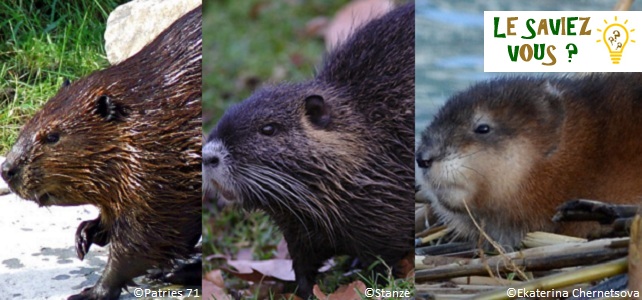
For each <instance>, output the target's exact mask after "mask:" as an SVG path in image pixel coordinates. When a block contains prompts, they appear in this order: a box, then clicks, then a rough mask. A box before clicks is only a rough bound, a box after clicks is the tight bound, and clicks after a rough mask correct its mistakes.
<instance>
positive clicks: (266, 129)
mask: <svg viewBox="0 0 642 300" xmlns="http://www.w3.org/2000/svg"><path fill="white" fill-rule="evenodd" d="M259 132H260V133H261V134H262V135H267V136H273V135H274V134H275V133H276V127H275V126H274V125H272V124H267V125H265V126H263V127H261V129H260V130H259Z"/></svg>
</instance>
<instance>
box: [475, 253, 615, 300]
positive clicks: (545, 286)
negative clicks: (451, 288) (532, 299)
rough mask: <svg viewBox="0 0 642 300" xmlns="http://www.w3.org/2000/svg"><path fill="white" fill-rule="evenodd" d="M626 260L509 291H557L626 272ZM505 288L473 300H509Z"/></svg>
mask: <svg viewBox="0 0 642 300" xmlns="http://www.w3.org/2000/svg"><path fill="white" fill-rule="evenodd" d="M626 270H627V259H626V258H620V259H616V260H614V261H610V262H608V263H604V264H599V265H595V266H590V267H586V268H580V269H577V270H575V271H568V272H563V273H559V274H555V275H551V276H547V277H542V278H540V279H537V280H533V281H529V282H526V283H523V284H519V285H514V286H511V287H510V288H511V289H514V290H519V291H525V292H527V291H546V290H552V289H558V288H562V287H566V286H570V285H573V284H578V283H582V282H588V281H594V280H599V279H603V278H607V277H611V276H615V275H617V274H621V273H624V272H626ZM509 298H510V297H509V296H508V293H507V288H505V287H504V288H500V289H496V290H493V291H491V292H487V293H483V294H479V295H476V296H475V297H473V299H477V300H490V299H509Z"/></svg>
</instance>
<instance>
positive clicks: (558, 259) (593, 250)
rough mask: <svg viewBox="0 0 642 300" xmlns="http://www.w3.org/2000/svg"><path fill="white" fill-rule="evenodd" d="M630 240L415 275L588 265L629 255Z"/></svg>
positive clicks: (479, 261) (574, 246)
mask: <svg viewBox="0 0 642 300" xmlns="http://www.w3.org/2000/svg"><path fill="white" fill-rule="evenodd" d="M627 241H628V238H615V239H601V240H595V241H590V242H586V243H569V244H563V245H553V246H546V247H539V248H532V249H526V250H523V251H519V252H512V253H507V254H504V255H498V256H493V257H489V258H487V259H485V260H484V259H473V260H470V261H468V262H465V263H457V264H450V265H446V266H441V267H436V268H432V269H427V270H419V271H417V272H416V274H415V279H416V280H422V281H424V280H425V281H431V280H441V279H446V278H452V277H462V276H470V275H490V274H488V271H487V269H492V270H494V271H495V272H497V273H506V272H513V271H514V266H517V267H520V268H526V269H528V270H531V271H536V270H551V269H559V268H565V267H571V266H581V265H587V264H592V263H595V262H600V261H605V260H609V259H614V258H617V257H622V256H624V255H626V253H627V252H628V246H627Z"/></svg>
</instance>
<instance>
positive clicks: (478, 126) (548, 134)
mask: <svg viewBox="0 0 642 300" xmlns="http://www.w3.org/2000/svg"><path fill="white" fill-rule="evenodd" d="M561 97H562V95H561V92H560V91H559V90H558V89H557V88H556V87H555V86H554V85H553V83H550V82H548V81H546V80H543V79H527V78H513V79H508V78H505V79H496V80H492V81H489V82H485V83H480V84H477V85H475V86H473V87H472V88H470V89H468V90H467V91H464V92H461V93H458V94H456V95H455V96H453V97H452V98H451V99H449V100H448V102H447V103H446V104H445V106H444V107H442V108H441V110H440V111H439V112H438V114H437V115H436V117H435V119H434V120H433V122H432V123H431V124H430V125H429V126H428V128H427V129H426V130H424V132H423V133H422V135H421V143H420V144H419V147H418V148H417V151H416V159H417V164H418V166H419V168H420V169H421V172H422V176H420V180H421V181H422V182H420V184H422V185H423V186H424V187H425V188H428V189H431V190H432V191H433V192H434V193H435V196H436V198H437V199H436V200H437V201H436V203H435V206H436V209H437V210H445V211H447V212H449V213H460V214H466V210H465V207H464V203H466V204H467V205H468V206H469V208H471V210H475V209H482V210H492V209H496V208H497V207H499V206H496V204H497V203H500V202H504V201H515V200H516V199H515V195H516V193H517V192H519V191H520V190H521V188H523V187H524V185H525V184H526V183H525V182H524V179H525V178H526V177H527V176H528V175H529V172H530V171H531V170H532V168H533V167H534V166H535V165H536V164H538V163H540V162H543V161H544V160H547V159H549V158H550V157H551V156H552V155H554V154H555V152H556V150H557V147H558V144H559V142H560V136H561V131H562V130H561V128H562V126H563V121H564V114H565V113H564V106H563V103H562V99H561Z"/></svg>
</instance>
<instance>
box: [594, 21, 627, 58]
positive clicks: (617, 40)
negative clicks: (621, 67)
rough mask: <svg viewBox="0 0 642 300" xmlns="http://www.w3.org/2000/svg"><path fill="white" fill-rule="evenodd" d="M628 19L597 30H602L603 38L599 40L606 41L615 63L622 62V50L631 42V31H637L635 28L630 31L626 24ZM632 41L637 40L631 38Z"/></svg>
mask: <svg viewBox="0 0 642 300" xmlns="http://www.w3.org/2000/svg"><path fill="white" fill-rule="evenodd" d="M615 21H616V22H617V17H615ZM628 21H629V20H626V21H624V23H623V24H621V23H613V24H609V25H608V26H607V27H606V28H605V29H604V30H600V29H598V30H597V31H602V40H597V41H598V42H600V41H603V42H604V44H605V45H606V48H607V49H608V50H609V54H610V55H611V62H612V63H613V64H614V65H618V64H620V59H621V58H622V51H624V48H625V47H626V44H627V43H628V42H629V32H633V31H635V29H631V30H630V31H629V30H628V29H627V28H626V26H625V25H626V23H627V22H628ZM604 23H607V24H608V22H607V21H606V20H604ZM631 42H635V41H634V40H631Z"/></svg>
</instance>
